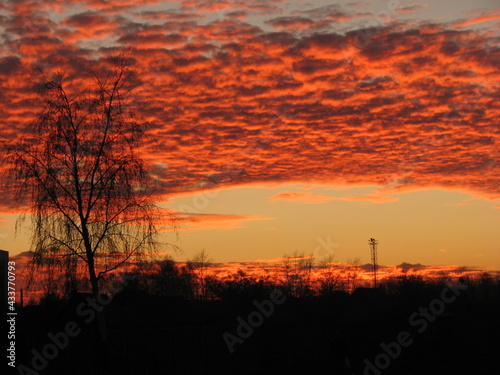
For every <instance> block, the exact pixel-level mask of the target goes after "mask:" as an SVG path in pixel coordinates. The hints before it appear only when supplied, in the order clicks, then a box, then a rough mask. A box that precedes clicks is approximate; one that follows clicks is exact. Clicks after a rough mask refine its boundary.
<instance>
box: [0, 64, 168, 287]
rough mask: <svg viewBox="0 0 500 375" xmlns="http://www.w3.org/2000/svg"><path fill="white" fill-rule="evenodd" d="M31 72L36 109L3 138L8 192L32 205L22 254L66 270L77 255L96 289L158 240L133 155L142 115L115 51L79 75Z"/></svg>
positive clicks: (139, 163)
mask: <svg viewBox="0 0 500 375" xmlns="http://www.w3.org/2000/svg"><path fill="white" fill-rule="evenodd" d="M40 77H41V81H40V82H39V83H38V84H37V91H36V92H37V94H38V97H39V98H40V100H41V105H42V107H41V108H40V115H39V116H38V117H37V119H36V121H34V122H33V123H32V124H30V126H29V127H28V129H27V130H26V131H25V132H24V133H22V134H20V136H19V137H18V139H17V140H15V141H13V142H11V143H10V144H9V145H8V147H7V155H8V160H9V161H10V162H11V163H12V164H11V168H10V169H9V177H11V179H13V180H14V184H13V186H14V189H15V193H16V198H17V202H18V204H19V205H20V206H22V207H27V210H26V211H27V212H26V213H29V214H31V224H32V225H31V227H32V251H33V259H32V262H31V264H32V265H33V266H34V267H36V266H40V265H43V264H46V263H47V260H48V259H57V261H55V262H56V263H57V264H59V265H61V267H62V268H64V267H65V266H67V265H71V268H70V269H69V272H70V273H71V270H74V269H76V268H77V267H76V263H79V262H83V263H84V264H85V266H86V268H87V271H88V273H87V276H88V283H89V287H90V290H91V291H92V293H93V294H94V295H97V294H98V293H99V292H100V288H101V287H100V282H101V281H102V280H103V278H104V277H105V276H106V275H107V274H109V273H110V272H112V271H114V270H117V269H119V268H120V267H121V266H122V265H124V264H125V263H126V262H127V261H129V260H131V259H134V258H140V257H143V256H145V255H147V254H151V253H154V251H155V250H156V247H157V246H158V245H159V237H158V235H159V232H158V224H159V220H160V218H161V217H163V213H162V212H160V209H159V208H158V207H157V206H156V205H155V204H154V199H153V189H152V186H153V185H154V184H153V183H152V181H153V179H152V178H151V177H150V174H149V173H148V168H147V167H146V165H145V163H144V161H143V160H142V159H141V157H140V155H139V150H140V148H141V145H142V143H143V140H144V124H142V123H140V122H138V121H136V120H135V116H134V113H133V112H132V111H131V110H130V109H131V104H132V102H131V100H130V96H129V94H130V93H131V92H132V90H133V89H134V88H135V87H136V86H137V84H138V79H137V77H136V75H135V73H134V70H133V69H132V59H130V58H128V57H126V56H124V55H121V56H118V57H113V58H108V59H102V60H101V61H99V62H96V63H94V64H90V63H89V64H88V69H87V71H85V72H83V71H82V72H81V75H80V76H78V77H69V78H68V79H65V77H64V76H63V75H62V74H54V75H53V76H51V77H48V76H47V75H45V74H43V73H42V72H41V73H40ZM23 219H24V216H22V218H21V221H22V220H23ZM67 258H71V260H67ZM67 279H68V282H69V284H70V285H69V286H68V287H69V288H74V287H75V284H74V279H73V280H72V278H71V275H67ZM72 283H73V284H72Z"/></svg>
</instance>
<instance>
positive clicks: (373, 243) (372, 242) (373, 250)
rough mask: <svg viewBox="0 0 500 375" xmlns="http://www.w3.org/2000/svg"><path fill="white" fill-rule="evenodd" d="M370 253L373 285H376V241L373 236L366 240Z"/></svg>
mask: <svg viewBox="0 0 500 375" xmlns="http://www.w3.org/2000/svg"><path fill="white" fill-rule="evenodd" d="M368 244H369V245H370V249H371V253H372V267H373V287H374V288H376V287H377V244H378V241H377V240H376V239H375V238H370V239H369V240H368Z"/></svg>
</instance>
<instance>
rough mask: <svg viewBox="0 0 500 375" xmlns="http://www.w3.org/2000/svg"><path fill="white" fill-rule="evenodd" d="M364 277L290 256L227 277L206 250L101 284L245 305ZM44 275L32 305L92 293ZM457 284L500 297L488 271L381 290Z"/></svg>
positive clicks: (321, 292)
mask: <svg viewBox="0 0 500 375" xmlns="http://www.w3.org/2000/svg"><path fill="white" fill-rule="evenodd" d="M364 273H365V272H364V271H363V270H362V266H361V265H360V262H359V259H354V260H349V261H348V262H347V263H343V264H340V263H336V262H334V261H333V257H328V258H325V259H323V260H322V261H320V262H317V263H315V259H314V258H313V257H312V256H307V255H305V254H293V255H285V256H284V258H283V260H282V261H281V262H280V263H279V264H277V265H276V266H275V267H274V269H273V270H272V271H271V272H264V271H263V272H262V273H261V274H259V275H249V274H247V273H245V271H243V270H237V271H235V272H234V273H233V274H227V273H225V274H223V273H222V272H220V268H218V266H217V265H215V264H213V263H212V261H211V259H210V258H209V256H208V254H207V253H206V252H205V251H201V252H200V253H198V254H196V255H195V256H194V257H193V258H191V259H190V260H188V261H187V262H176V261H174V260H173V259H172V258H171V257H169V256H167V257H164V258H163V259H161V260H149V261H142V262H138V263H136V264H134V265H133V266H132V267H129V269H128V270H126V272H120V273H114V274H111V275H109V276H108V277H107V278H106V279H103V280H102V281H101V282H102V287H103V290H113V289H116V288H117V287H118V286H120V285H121V284H123V283H124V278H126V279H127V282H126V284H127V289H128V290H135V291H141V292H143V293H144V294H147V295H152V296H160V297H182V298H185V299H187V300H201V301H214V300H220V301H238V300H241V301H244V300H249V299H259V298H266V297H267V296H269V295H270V293H271V292H272V291H273V290H276V289H278V290H280V292H282V293H283V294H284V295H285V296H287V297H293V298H307V297H315V296H316V297H325V296H330V295H333V294H336V293H339V292H341V293H346V294H347V293H348V294H351V293H352V292H354V291H355V290H356V289H357V288H360V287H373V283H372V281H371V280H367V279H365V278H363V277H362V274H364ZM39 275H40V276H41V277H40V278H39V280H38V283H37V285H36V286H35V285H32V289H35V290H36V289H37V288H38V293H37V295H38V298H36V297H33V296H32V298H31V303H37V302H38V301H41V302H43V301H44V300H47V299H49V300H53V299H61V298H63V299H64V298H65V297H67V296H70V295H74V294H77V293H82V292H83V293H86V292H89V290H87V289H88V288H86V285H88V283H87V282H86V280H85V276H84V275H85V272H83V271H81V272H77V269H76V268H73V269H72V272H68V270H66V272H63V273H60V272H59V273H57V272H56V271H55V270H54V269H51V268H48V269H46V270H45V271H44V272H41V273H39ZM457 282H460V283H462V284H464V285H467V286H470V287H472V288H475V289H478V290H483V291H486V292H484V293H487V294H489V293H495V292H496V293H497V295H498V293H499V292H500V279H499V278H498V277H494V276H491V275H489V274H488V273H482V274H476V275H472V276H467V274H466V273H465V272H464V273H463V276H450V275H445V274H443V275H441V276H440V277H438V278H435V277H434V278H431V277H426V276H424V275H420V274H417V273H412V272H411V271H407V270H402V271H401V273H400V274H398V275H395V276H390V277H385V278H384V279H382V280H380V281H379V282H378V285H377V289H379V290H380V291H381V292H383V293H384V294H387V295H405V294H406V295H411V294H415V293H419V294H421V293H424V292H425V291H426V290H427V291H429V292H430V291H435V290H438V289H440V288H441V289H442V288H443V287H445V286H446V285H448V284H450V283H457Z"/></svg>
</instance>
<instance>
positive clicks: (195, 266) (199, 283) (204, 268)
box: [186, 249, 212, 299]
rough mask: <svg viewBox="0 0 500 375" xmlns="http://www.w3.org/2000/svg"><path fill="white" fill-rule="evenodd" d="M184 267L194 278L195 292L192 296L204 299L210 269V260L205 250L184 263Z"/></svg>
mask: <svg viewBox="0 0 500 375" xmlns="http://www.w3.org/2000/svg"><path fill="white" fill-rule="evenodd" d="M186 266H187V269H189V270H190V271H191V272H192V273H193V275H194V277H195V280H194V281H195V283H196V284H195V288H196V290H195V293H194V294H195V295H196V296H198V297H199V298H201V299H206V298H207V279H208V278H209V277H210V276H211V274H210V268H211V266H212V259H211V258H210V256H209V254H208V252H207V251H206V250H205V249H203V250H201V251H200V252H199V253H197V254H195V255H194V256H193V258H192V259H190V260H188V261H187V262H186Z"/></svg>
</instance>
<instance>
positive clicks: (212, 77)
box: [0, 0, 500, 202]
mask: <svg viewBox="0 0 500 375" xmlns="http://www.w3.org/2000/svg"><path fill="white" fill-rule="evenodd" d="M113 4H115V3H113ZM84 5H85V9H82V12H81V13H79V14H76V15H75V14H74V13H73V14H74V15H68V13H65V14H62V15H59V16H57V17H56V16H55V14H52V13H50V12H49V13H47V14H46V16H47V17H45V18H43V17H42V18H39V20H38V21H37V22H35V23H34V24H33V25H32V26H30V28H29V29H28V28H26V27H25V26H23V22H22V21H21V20H23V19H26V18H28V19H29V18H30V17H32V16H33V14H34V13H33V12H34V11H35V9H34V8H33V7H32V6H30V4H29V3H27V2H16V5H15V6H13V7H12V9H10V11H9V13H8V14H7V16H4V19H5V22H2V26H1V28H2V29H3V31H5V32H4V33H2V34H1V35H2V36H1V37H0V38H2V39H1V41H0V42H1V47H0V48H1V49H2V55H1V56H3V57H2V58H0V68H1V69H0V76H1V77H2V79H1V80H0V98H1V99H2V100H1V101H0V103H1V104H0V134H1V135H2V136H5V137H7V138H12V137H14V136H16V135H18V134H21V133H20V131H21V129H23V125H24V124H25V123H27V122H29V121H31V119H32V118H33V116H34V114H35V112H36V111H37V110H38V108H37V107H35V106H33V102H32V101H31V100H30V99H31V98H32V96H31V94H30V87H31V83H32V82H33V76H32V75H30V74H29V72H30V71H31V66H32V64H34V65H36V66H41V67H44V68H46V70H47V69H48V70H50V69H52V68H54V69H55V68H59V69H60V70H61V71H63V72H64V73H65V74H66V75H67V76H68V77H67V79H66V82H68V83H69V82H71V77H72V76H74V75H78V74H80V73H81V71H83V67H84V65H83V59H84V58H87V57H91V58H97V57H98V56H101V55H102V56H104V55H106V54H107V53H109V51H108V48H109V47H110V46H112V45H120V43H126V44H128V45H129V46H131V47H132V49H131V51H132V55H133V58H134V59H135V61H136V63H137V64H136V66H137V70H138V75H139V77H140V78H141V79H142V81H143V82H144V85H143V86H142V87H141V89H140V92H138V94H139V95H138V96H137V97H134V98H133V99H134V102H135V103H136V111H137V112H138V115H139V116H140V118H141V119H142V120H143V121H145V122H146V123H147V124H149V125H150V128H151V135H152V137H151V141H150V143H148V144H147V145H145V147H144V149H143V150H142V153H143V156H144V157H145V158H146V159H147V160H150V161H154V162H156V163H162V165H164V166H165V167H164V168H161V169H158V170H157V171H155V173H157V174H158V178H159V180H160V181H162V182H163V185H164V190H163V192H162V193H164V194H165V195H171V194H175V193H181V192H189V191H196V190H202V189H205V188H214V187H218V186H230V185H240V184H251V183H265V182H287V181H300V182H311V183H325V184H339V183H344V184H365V185H368V184H369V185H373V184H375V185H379V186H388V187H391V188H394V189H404V188H423V187H429V186H434V187H435V186H440V187H446V188H455V189H469V190H473V191H476V192H480V193H481V194H483V195H484V196H486V197H488V198H491V199H495V198H499V197H500V194H499V190H498V186H500V184H499V177H500V172H499V168H498V156H499V148H498V142H499V140H500V139H499V138H500V134H499V133H498V118H499V115H500V110H499V106H498V103H497V102H498V101H497V100H495V99H496V97H497V96H498V85H497V84H496V83H495V82H498V81H500V73H499V71H498V61H499V51H498V50H496V49H494V48H492V46H493V45H494V42H495V36H494V35H493V34H492V33H487V32H481V31H463V30H462V31H461V30H456V29H454V30H450V29H449V28H448V26H447V25H440V24H437V23H435V24H432V25H429V24H420V25H415V26H412V24H411V23H408V25H404V26H403V25H396V24H391V25H385V26H381V27H379V28H366V29H355V30H351V31H349V32H347V33H345V34H340V33H338V32H337V30H336V29H335V27H334V26H332V25H333V24H331V23H330V22H327V23H325V22H324V21H325V19H331V18H332V17H341V16H342V17H344V18H346V17H347V18H348V17H359V16H360V15H361V13H359V12H358V13H354V12H353V13H349V12H346V11H345V10H342V9H340V8H338V7H329V8H325V9H320V10H311V11H310V12H301V13H296V14H291V15H290V14H285V12H284V11H283V12H281V13H279V14H275V15H273V16H271V15H268V16H267V18H266V19H265V20H267V21H269V22H270V23H271V24H272V23H273V22H274V24H276V25H279V24H281V25H295V23H296V22H298V23H302V24H304V25H305V24H310V22H309V21H311V22H313V23H312V24H311V27H307V28H305V29H303V30H302V31H301V32H300V33H295V32H284V31H282V32H270V31H266V30H264V29H263V28H261V27H259V26H257V25H255V24H252V22H251V20H252V17H251V16H252V15H254V14H258V13H259V12H261V11H262V9H263V7H264V6H265V2H261V1H256V2H252V1H251V2H243V1H241V2H234V3H233V2H210V1H207V2H201V3H196V4H195V3H193V2H187V1H186V2H184V3H183V7H181V8H180V9H179V10H176V11H175V12H173V11H156V10H154V9H155V8H147V7H143V8H135V7H134V6H133V3H132V2H131V1H127V2H125V3H122V2H120V4H119V5H120V6H126V7H128V8H127V12H124V11H123V9H125V8H120V7H119V6H118V5H116V4H115V5H114V6H115V7H113V5H112V4H111V3H109V2H104V1H100V0H99V1H98V0H95V1H93V2H88V3H85V4H84ZM278 5H279V2H273V3H272V6H278ZM210 7H217V9H220V7H223V8H224V9H225V10H228V11H235V12H236V11H240V12H241V11H243V10H244V12H245V14H246V15H248V17H247V18H245V21H247V22H242V21H241V20H238V19H237V18H238V17H228V18H231V19H227V18H226V19H223V20H221V21H215V22H211V20H210V19H209V17H204V15H202V16H200V15H199V13H196V12H197V11H199V10H200V9H209V8H210ZM49 10H50V7H49ZM174 13H175V14H174ZM197 14H198V15H197ZM177 15H178V17H177ZM283 17H285V18H283ZM329 17H330V18H329ZM4 19H3V20H4ZM305 20H307V21H305ZM473 21H474V19H471V20H469V21H468V22H473ZM462 23H463V22H462ZM318 27H319V28H318ZM30 30H31V31H30ZM82 38H83V39H82ZM115 43H116V44H115ZM75 86H76V87H77V88H78V87H79V86H78V85H75ZM290 194H292V193H290ZM297 194H298V193H293V194H292V195H289V196H288V197H286V198H287V199H288V200H290V199H294V200H300V199H302V200H303V201H304V200H305V201H309V202H317V201H325V200H327V198H326V197H325V196H313V195H308V196H304V195H302V196H300V195H297ZM283 198H284V196H281V197H275V199H283ZM328 199H329V198H328ZM332 199H333V198H332ZM335 199H344V200H351V201H355V200H357V201H362V200H364V201H370V202H384V201H390V200H392V199H394V198H391V197H388V196H383V195H377V196H365V197H344V198H335Z"/></svg>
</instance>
